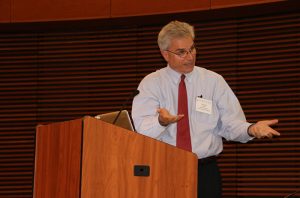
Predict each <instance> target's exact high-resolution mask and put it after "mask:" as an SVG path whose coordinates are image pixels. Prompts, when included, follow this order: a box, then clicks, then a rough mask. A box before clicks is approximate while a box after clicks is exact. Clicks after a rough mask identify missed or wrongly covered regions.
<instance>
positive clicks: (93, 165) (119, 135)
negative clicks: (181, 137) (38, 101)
mask: <svg viewBox="0 0 300 198" xmlns="http://www.w3.org/2000/svg"><path fill="white" fill-rule="evenodd" d="M34 197H35V198H54V197H55V198H140V197H145V198H196V197H197V157H196V155H195V154H193V153H191V152H187V151H184V150H181V149H178V148H176V147H174V146H171V145H168V144H166V143H163V142H160V141H158V140H155V139H152V138H150V137H147V136H144V135H141V134H138V133H136V132H133V131H129V130H126V129H123V128H120V127H117V126H114V125H112V124H109V123H106V122H103V121H101V120H97V119H95V118H93V117H89V116H86V117H83V118H81V119H76V120H71V121H66V122H59V123H53V124H49V125H39V126H38V127H37V132H36V154H35V174H34Z"/></svg>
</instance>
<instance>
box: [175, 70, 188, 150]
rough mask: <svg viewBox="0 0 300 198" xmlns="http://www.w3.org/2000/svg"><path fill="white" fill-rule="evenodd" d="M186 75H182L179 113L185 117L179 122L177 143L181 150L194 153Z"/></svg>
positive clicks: (179, 88) (179, 89) (179, 91)
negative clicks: (185, 81)
mask: <svg viewBox="0 0 300 198" xmlns="http://www.w3.org/2000/svg"><path fill="white" fill-rule="evenodd" d="M184 79H185V75H181V81H180V83H179V87H178V112H177V114H178V115H179V114H183V115H184V117H183V118H182V119H181V120H179V121H178V122H177V142H176V145H177V147H179V148H182V149H185V150H188V151H192V146H191V136H190V125H189V112H188V103H187V93H186V87H185V83H184Z"/></svg>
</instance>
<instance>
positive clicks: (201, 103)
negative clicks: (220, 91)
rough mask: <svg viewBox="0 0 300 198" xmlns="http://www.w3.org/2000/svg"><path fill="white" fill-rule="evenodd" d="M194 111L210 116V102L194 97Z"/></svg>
mask: <svg viewBox="0 0 300 198" xmlns="http://www.w3.org/2000/svg"><path fill="white" fill-rule="evenodd" d="M196 111H199V112H202V113H207V114H211V113H212V101H211V100H206V99H204V98H201V97H196Z"/></svg>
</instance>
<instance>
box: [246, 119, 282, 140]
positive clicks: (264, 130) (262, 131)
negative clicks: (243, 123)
mask: <svg viewBox="0 0 300 198" xmlns="http://www.w3.org/2000/svg"><path fill="white" fill-rule="evenodd" d="M277 123H278V120H277V119H275V120H263V121H258V122H257V123H255V124H253V125H251V126H250V127H249V129H248V134H249V135H250V136H253V137H256V138H259V139H260V138H265V137H267V138H272V137H273V136H280V133H279V132H278V131H276V130H274V129H272V128H271V127H270V126H272V125H274V124H277Z"/></svg>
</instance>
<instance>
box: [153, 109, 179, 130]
mask: <svg viewBox="0 0 300 198" xmlns="http://www.w3.org/2000/svg"><path fill="white" fill-rule="evenodd" d="M157 112H158V114H159V116H158V121H159V123H160V125H162V126H167V125H169V124H171V123H174V122H177V121H178V120H180V119H181V118H183V116H184V115H182V114H181V115H172V114H170V112H169V111H168V110H167V109H165V108H159V109H157Z"/></svg>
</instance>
